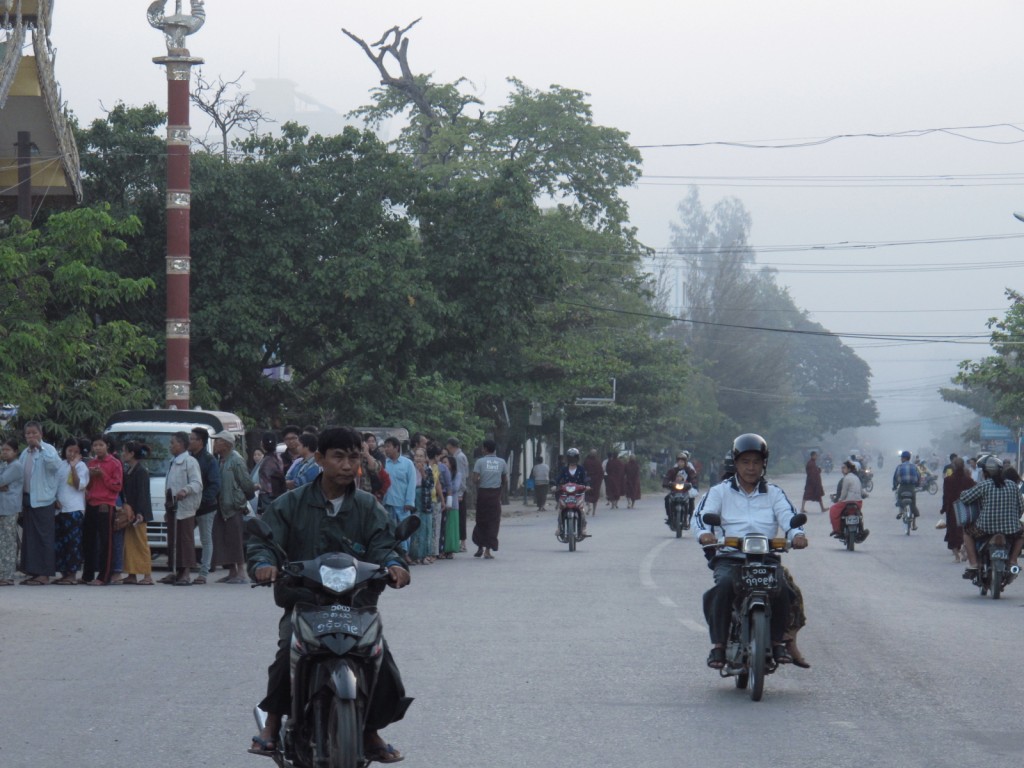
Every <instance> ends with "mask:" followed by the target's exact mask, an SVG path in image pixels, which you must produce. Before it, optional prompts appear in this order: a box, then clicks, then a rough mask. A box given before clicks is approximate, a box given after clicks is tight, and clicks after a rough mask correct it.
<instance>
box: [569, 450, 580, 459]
mask: <svg viewBox="0 0 1024 768" xmlns="http://www.w3.org/2000/svg"><path fill="white" fill-rule="evenodd" d="M565 456H566V458H569V459H578V458H579V457H580V449H579V448H570V449H569V450H568V451H566V452H565Z"/></svg>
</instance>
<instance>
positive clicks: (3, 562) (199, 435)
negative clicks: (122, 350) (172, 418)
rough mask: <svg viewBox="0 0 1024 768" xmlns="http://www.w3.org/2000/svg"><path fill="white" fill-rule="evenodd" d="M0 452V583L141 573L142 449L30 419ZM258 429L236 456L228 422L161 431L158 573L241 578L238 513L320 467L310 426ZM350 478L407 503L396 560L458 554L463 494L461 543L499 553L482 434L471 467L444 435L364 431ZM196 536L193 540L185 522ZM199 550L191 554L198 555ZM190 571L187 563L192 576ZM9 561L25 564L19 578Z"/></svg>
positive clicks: (147, 554) (148, 565)
mask: <svg viewBox="0 0 1024 768" xmlns="http://www.w3.org/2000/svg"><path fill="white" fill-rule="evenodd" d="M22 435H23V439H22V440H21V441H19V440H18V439H17V438H15V437H10V438H8V439H6V440H5V442H4V443H3V446H2V449H0V586H11V585H14V584H16V583H20V584H23V585H26V586H42V585H47V584H55V585H77V584H85V585H89V586H106V585H113V584H122V585H128V584H139V585H151V584H154V583H155V582H154V579H153V552H151V550H150V546H149V541H148V537H147V525H146V524H147V523H151V522H153V504H152V499H151V496H150V493H151V492H150V477H149V473H148V472H147V470H146V467H145V464H144V460H145V459H146V458H147V457H148V456H149V455H150V447H149V446H147V445H144V444H140V443H137V442H126V443H124V444H123V445H117V444H115V441H114V439H113V438H112V437H111V436H110V435H100V436H98V437H96V438H95V439H84V438H69V439H68V440H65V441H64V442H63V444H62V445H61V446H60V447H59V448H58V447H57V446H54V445H52V444H51V443H48V442H46V440H45V439H44V435H43V428H42V425H41V424H40V423H39V422H36V421H30V422H27V423H26V424H25V425H24V428H23V430H22ZM278 439H279V435H278V434H277V433H275V432H270V431H268V432H264V433H263V434H262V437H261V440H260V445H259V447H258V448H256V450H254V451H253V454H252V456H251V458H250V459H249V460H248V461H247V460H246V459H245V458H243V456H242V455H241V454H240V453H239V452H238V451H237V450H236V449H235V441H236V438H235V436H234V435H233V434H232V433H231V432H228V431H222V432H218V433H216V434H213V435H211V434H210V433H209V431H208V430H206V429H205V428H201V427H200V428H196V429H193V430H192V431H191V432H179V433H176V434H174V435H172V436H171V439H170V445H169V448H170V454H171V460H170V464H169V466H168V468H167V475H166V483H165V488H166V495H165V523H166V530H167V562H168V567H169V573H168V574H167V576H165V577H164V578H162V579H160V581H161V582H162V583H166V584H173V585H177V586H189V585H193V584H206V583H207V579H208V578H210V574H211V573H212V572H213V571H216V570H217V569H218V568H221V569H223V571H224V575H223V576H222V577H221V578H219V579H218V581H220V582H225V583H229V584H246V583H248V578H247V577H246V573H245V551H244V528H243V526H244V520H245V518H246V517H247V516H249V515H260V514H262V513H263V512H264V511H265V510H266V509H267V508H268V506H269V505H270V504H271V503H273V501H274V500H275V499H277V498H278V497H280V496H282V495H283V494H285V493H287V492H288V491H291V490H293V489H296V488H299V487H301V486H303V485H305V484H308V483H311V482H313V481H314V480H315V479H316V478H317V476H318V475H319V474H320V471H321V469H320V464H319V463H318V459H317V430H316V429H315V428H313V427H306V428H299V427H297V426H287V427H285V428H284V429H283V430H281V434H280V439H282V440H283V442H284V449H283V450H280V448H279V445H280V444H279V443H278ZM363 440H364V442H363V455H362V466H361V468H360V471H359V476H358V483H359V486H360V487H361V488H362V489H363V490H365V491H367V492H369V493H371V494H373V496H374V497H375V498H376V499H377V500H378V501H379V502H380V503H381V505H382V506H383V507H384V508H385V509H386V510H387V512H388V514H389V516H390V517H391V519H392V521H393V522H394V523H395V524H397V523H398V522H400V521H401V520H403V519H404V518H406V517H408V516H409V515H410V514H416V515H418V516H419V517H420V519H421V525H420V527H419V529H418V530H417V531H416V533H415V534H413V536H412V537H411V539H410V540H409V541H406V542H403V548H404V549H405V552H406V556H407V559H408V561H409V562H410V563H411V564H413V565H430V564H432V563H435V562H437V561H438V560H451V559H453V558H454V556H455V555H456V554H457V553H460V552H466V551H467V548H466V542H467V491H468V490H470V488H472V489H473V490H474V491H475V495H476V503H475V508H476V515H475V516H476V521H475V526H474V529H473V531H472V532H471V534H472V535H471V537H470V538H469V540H470V541H471V542H472V543H473V544H474V545H475V546H476V551H475V553H474V556H475V557H482V558H485V559H493V558H494V553H495V552H497V551H498V548H499V543H498V533H499V529H500V524H501V499H502V495H503V493H506V492H507V490H508V478H509V470H508V466H507V464H506V462H505V461H504V460H503V459H501V458H500V457H498V456H496V455H495V450H496V446H495V444H494V441H492V440H485V441H484V442H483V444H482V446H481V449H480V450H479V451H478V452H477V453H478V454H479V456H478V458H476V459H475V462H474V464H473V466H472V467H470V460H469V458H468V457H467V456H466V454H465V453H464V452H463V451H462V448H461V446H460V442H459V440H458V439H457V438H454V437H453V438H449V439H448V440H446V441H445V442H444V444H442V443H440V442H438V441H435V440H431V439H430V438H429V437H428V436H426V435H422V434H415V435H413V437H412V440H411V442H410V445H409V446H408V450H407V452H403V446H402V444H401V442H400V441H399V440H398V439H397V438H395V437H389V438H387V439H386V440H384V442H383V443H382V444H381V445H378V444H377V437H376V435H374V434H373V433H369V432H368V433H366V434H364V435H363ZM197 531H198V538H199V543H200V546H199V547H198V548H197V547H196V546H195V538H196V532H197ZM197 549H198V553H197ZM193 571H198V573H197V575H195V576H193ZM18 572H20V573H22V574H24V575H25V578H23V579H22V580H21V581H20V582H19V581H17V580H16V576H17V574H18Z"/></svg>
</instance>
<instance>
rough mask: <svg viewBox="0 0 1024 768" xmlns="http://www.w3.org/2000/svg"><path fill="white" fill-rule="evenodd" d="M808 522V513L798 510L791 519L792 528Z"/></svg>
mask: <svg viewBox="0 0 1024 768" xmlns="http://www.w3.org/2000/svg"><path fill="white" fill-rule="evenodd" d="M806 522H807V515H805V514H804V513H803V512H797V513H796V514H795V515H793V518H792V519H791V520H790V521H789V527H790V529H793V528H799V527H800V526H801V525H803V524H804V523H806Z"/></svg>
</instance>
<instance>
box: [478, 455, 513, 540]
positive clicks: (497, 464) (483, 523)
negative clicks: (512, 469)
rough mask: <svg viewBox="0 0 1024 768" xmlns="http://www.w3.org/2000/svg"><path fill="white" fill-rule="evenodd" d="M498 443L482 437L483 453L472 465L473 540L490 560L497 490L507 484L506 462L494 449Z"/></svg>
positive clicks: (495, 527)
mask: <svg viewBox="0 0 1024 768" xmlns="http://www.w3.org/2000/svg"><path fill="white" fill-rule="evenodd" d="M497 448H498V445H497V443H495V442H494V441H493V440H491V439H487V440H484V443H483V449H484V455H483V456H481V457H480V458H479V459H477V460H476V463H475V464H474V465H473V482H474V483H475V484H476V487H477V493H476V525H475V526H473V543H474V544H476V553H475V554H474V555H473V557H480V556H481V555H482V556H483V557H484V558H485V559H487V560H493V559H494V555H493V554H492V551H494V552H497V551H498V530H499V529H500V528H501V492H502V491H503V490H504V489H505V488H507V487H508V464H506V463H505V460H504V459H503V458H501V457H500V456H495V455H494V452H495V451H496V450H497Z"/></svg>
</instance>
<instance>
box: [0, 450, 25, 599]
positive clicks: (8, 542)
mask: <svg viewBox="0 0 1024 768" xmlns="http://www.w3.org/2000/svg"><path fill="white" fill-rule="evenodd" d="M21 489H22V468H21V462H20V461H18V441H17V440H15V439H14V438H13V437H12V438H9V439H8V440H5V441H4V443H3V445H0V587H12V586H14V575H15V571H16V570H17V565H18V515H19V514H20V512H21V504H22V502H21Z"/></svg>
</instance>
